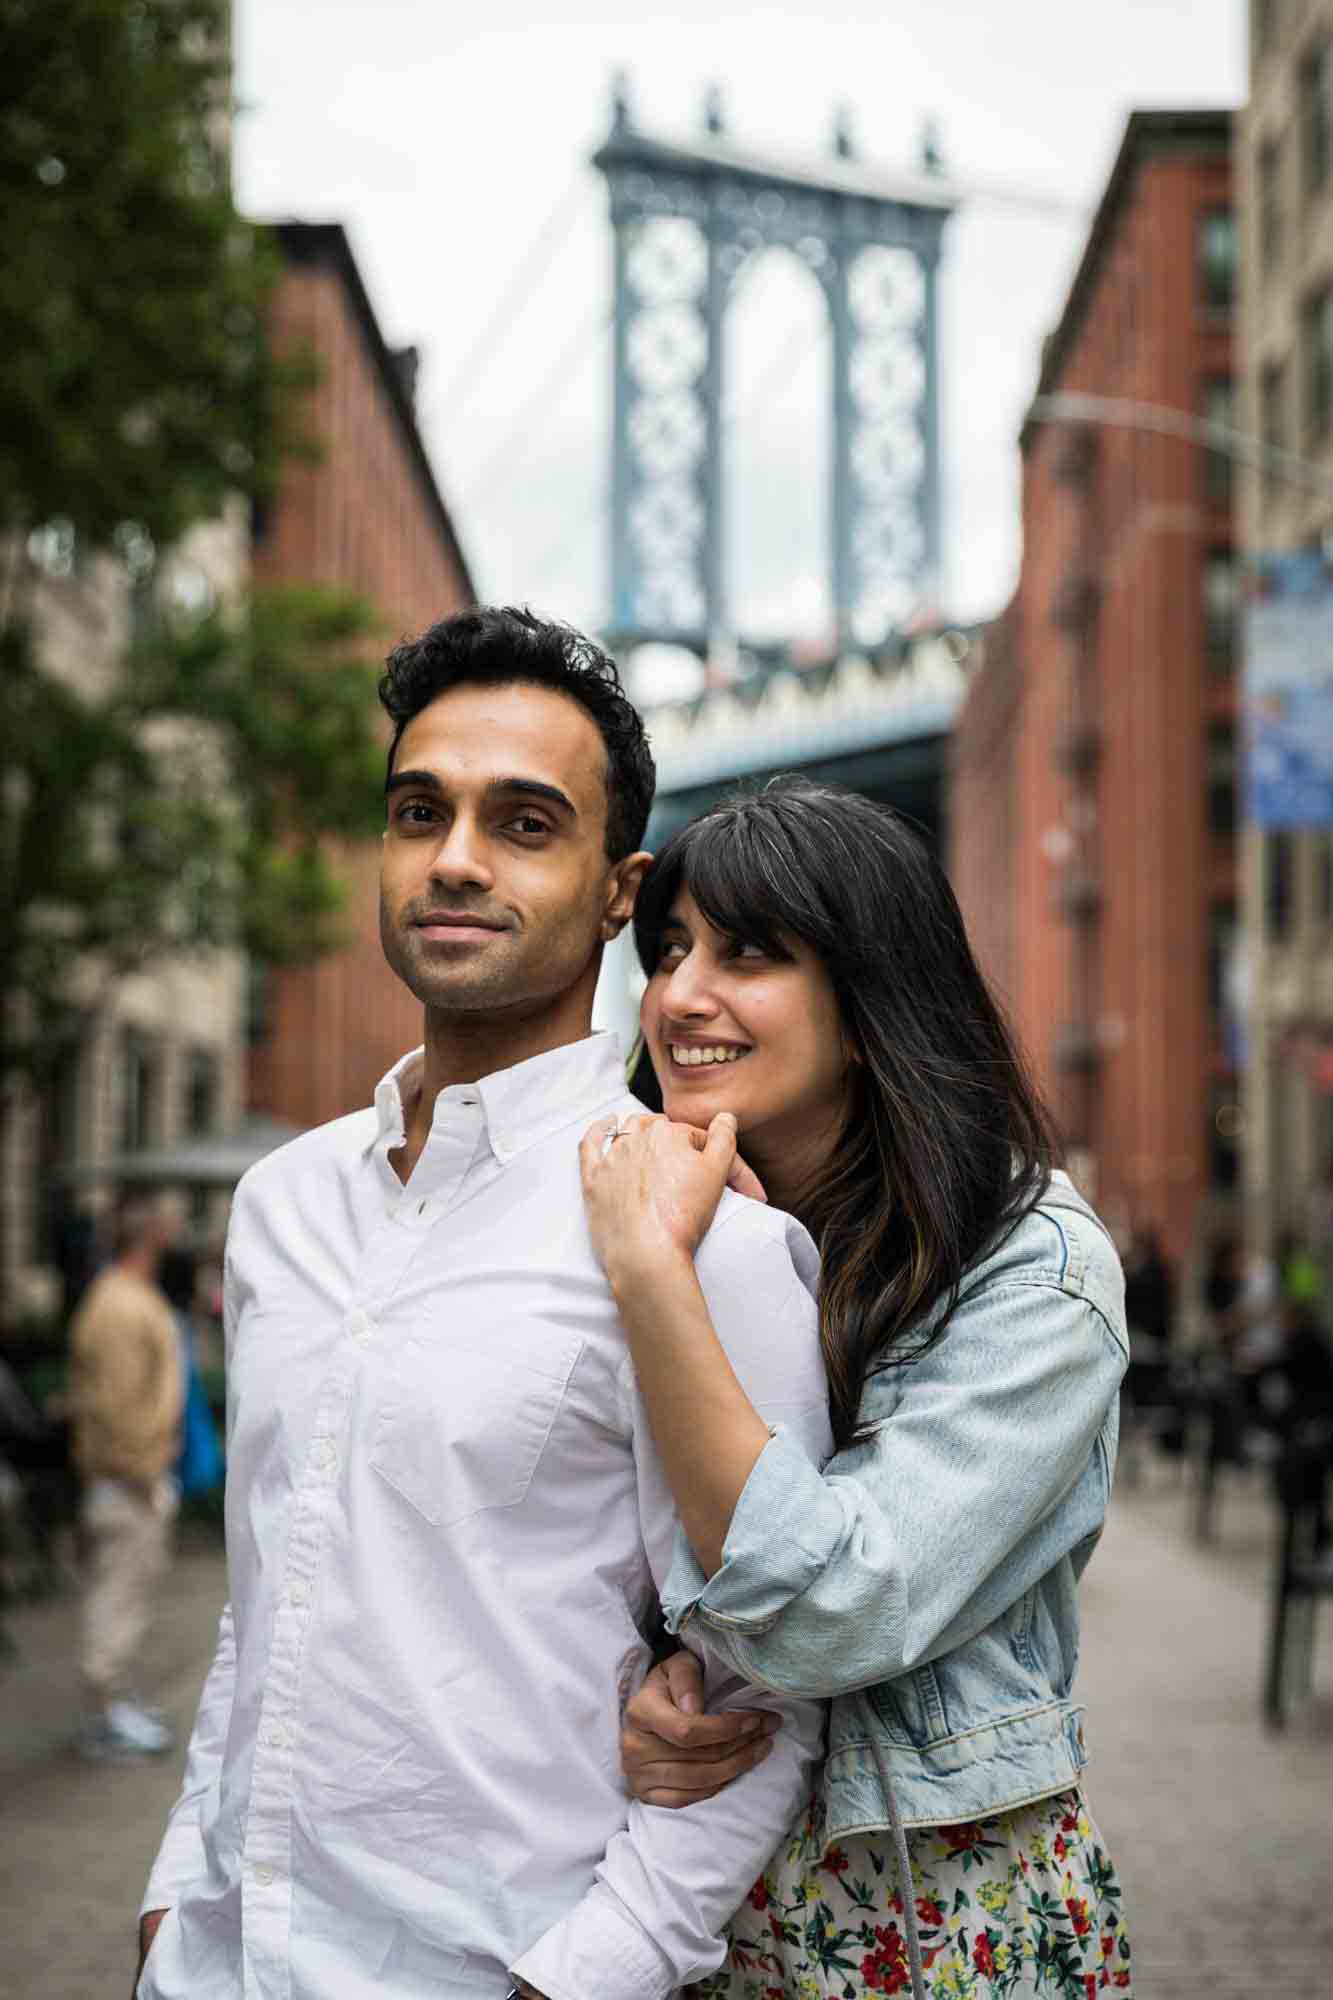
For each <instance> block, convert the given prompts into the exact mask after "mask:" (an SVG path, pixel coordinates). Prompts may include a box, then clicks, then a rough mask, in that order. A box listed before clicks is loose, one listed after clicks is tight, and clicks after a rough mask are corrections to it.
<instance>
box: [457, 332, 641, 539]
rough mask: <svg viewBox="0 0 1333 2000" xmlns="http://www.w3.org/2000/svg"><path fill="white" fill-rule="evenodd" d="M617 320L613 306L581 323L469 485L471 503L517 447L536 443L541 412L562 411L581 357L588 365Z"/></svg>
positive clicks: (527, 397) (576, 374)
mask: <svg viewBox="0 0 1333 2000" xmlns="http://www.w3.org/2000/svg"><path fill="white" fill-rule="evenodd" d="M614 318H615V314H614V312H613V311H612V309H611V308H610V307H608V306H603V305H600V304H599V305H597V306H596V307H595V308H594V309H593V311H592V312H591V313H588V314H586V315H585V316H584V318H583V319H581V320H580V321H579V323H578V325H577V326H576V327H575V328H574V331H573V332H572V333H571V334H570V336H569V338H568V340H567V341H566V342H565V343H564V345H563V347H561V349H560V351H559V353H558V354H557V355H556V358H555V360H554V361H553V362H552V363H551V366H550V367H549V368H548V369H547V370H546V373H545V374H544V375H543V376H542V377H541V380H540V381H539V382H537V383H536V384H535V385H534V386H533V388H532V389H531V390H530V391H529V393H528V395H527V396H526V397H525V398H524V400H523V402H522V403H521V404H520V406H519V409H518V413H517V415H516V416H515V418H514V420H513V422H512V424H511V425H510V426H509V429H508V430H507V431H506V432H505V434H504V436H503V438H502V439H501V441H500V443H499V444H498V445H497V446H496V447H495V449H494V450H493V451H492V452H491V454H490V456H489V457H488V458H487V459H486V461H485V463H484V464H483V466H482V468H481V471H480V472H478V473H477V474H476V475H475V477H474V478H473V479H471V480H469V481H468V482H467V484H468V495H467V498H468V500H469V501H475V500H476V499H478V498H479V497H480V496H481V495H482V494H483V493H484V492H485V491H486V490H487V489H488V488H489V486H490V484H491V482H492V480H493V478H494V476H495V474H496V472H497V471H498V470H499V469H500V468H501V467H502V466H504V465H505V463H506V461H507V460H510V459H511V458H512V455H513V453H514V451H515V448H516V447H520V446H523V445H527V444H530V443H531V442H532V439H533V436H534V435H535V433H536V429H537V428H538V427H537V426H534V423H533V418H534V417H535V416H536V414H537V412H538V411H539V410H540V411H541V412H542V413H543V414H544V415H546V416H548V417H549V416H550V415H551V414H552V412H553V411H555V410H557V409H559V407H560V405H561V403H562V402H563V401H564V398H565V396H566V395H567V394H568V392H569V389H570V387H571V385H572V384H573V382H574V381H575V380H576V379H577V376H578V363H579V360H580V357H582V359H583V360H584V361H585V362H586V361H587V360H588V359H590V358H593V357H595V355H596V353H597V349H596V348H595V347H592V346H590V345H589V342H590V340H591V339H592V336H593V335H594V334H597V333H601V334H603V335H605V334H608V333H609V332H610V331H611V326H612V323H613V320H614Z"/></svg>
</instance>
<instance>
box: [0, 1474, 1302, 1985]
mask: <svg viewBox="0 0 1333 2000" xmlns="http://www.w3.org/2000/svg"><path fill="white" fill-rule="evenodd" d="M1149 1472H1150V1474H1151V1475H1153V1476H1151V1477H1149V1478H1147V1479H1146V1480H1145V1481H1144V1484H1143V1485H1142V1487H1140V1488H1139V1489H1138V1490H1136V1491H1135V1492H1133V1493H1130V1494H1125V1495H1122V1496H1121V1497H1120V1498H1119V1499H1118V1500H1117V1503H1116V1506H1115V1509H1114V1511H1113V1514H1112V1519H1111V1522H1110V1525H1109V1527H1108V1529H1107V1533H1106V1537H1105V1540H1104V1542H1103V1544H1102V1547H1101V1549H1100V1550H1099V1551H1098V1553H1097V1556H1096V1558H1095V1559H1094V1561H1093V1564H1092V1567H1091V1569H1090V1570H1089V1572H1088V1576H1087V1579H1086V1582H1085V1587H1084V1644H1083V1667H1082V1671H1081V1675H1080V1692H1081V1694H1082V1696H1083V1698H1084V1700H1085V1701H1086V1703H1087V1707H1088V1734H1089V1741H1090V1747H1091V1750H1092V1758H1093V1761H1092V1764H1091V1766H1090V1768H1089V1774H1088V1785H1087V1791H1088V1799H1089V1804H1090V1807H1091V1810H1092V1812H1093V1814H1094V1815H1095V1817H1096V1819H1097V1821H1098V1823H1099V1825H1100V1826H1101V1828H1102V1831H1103V1833H1104V1834H1105V1836H1106V1839H1107V1842H1108V1845H1109V1846H1110V1848H1111V1850H1112V1852H1113V1854H1114V1855H1115V1858H1116V1863H1117V1866H1118V1868H1119V1872H1120V1876H1121V1880H1122V1881H1123V1883H1124V1886H1125V1895H1126V1902H1127V1906H1128V1909H1129V1914H1130V1920H1131V1924H1132V1927H1133V1934H1134V1940H1135V1947H1136V1967H1137V1976H1136V1993H1137V1996H1138V2000H1242V1996H1244V2000H1285V1996H1288V1995H1291V1996H1296V1995H1301V1996H1316V1995H1319V1994H1323V1993H1327V1992H1329V1991H1330V1983H1329V1967H1330V1966H1333V1896H1331V1895H1330V1893H1329V1887H1330V1873H1331V1872H1333V1811H1331V1805H1333V1611H1331V1612H1328V1613H1326V1618H1325V1624H1326V1630H1325V1632H1324V1633H1323V1634H1322V1635H1321V1636H1322V1641H1323V1643H1322V1649H1321V1654H1320V1659H1319V1662H1318V1667H1317V1673H1316V1688H1315V1694H1314V1698H1313V1699H1312V1701H1311V1703H1310V1705H1309V1707H1308V1708H1307V1709H1305V1710H1304V1711H1303V1712H1302V1713H1301V1714H1299V1715H1298V1716H1296V1717H1294V1718H1293V1721H1292V1724H1291V1727H1290V1728H1289V1729H1288V1731H1287V1732H1286V1733H1285V1735H1284V1736H1282V1737H1280V1738H1276V1739H1274V1738H1271V1737H1269V1736H1267V1735H1266V1734H1265V1733H1264V1731H1263V1729H1262V1726H1261V1724H1260V1721H1259V1713H1258V1687H1259V1672H1260V1658H1261V1653H1262V1646H1263V1636H1264V1624H1265V1616H1266V1575H1267V1559H1268V1554H1269V1542H1270V1537H1271V1524H1270V1520H1269V1516H1268V1510H1267V1506H1266V1503H1265V1501H1264V1498H1263V1489H1262V1485H1261V1483H1260V1482H1258V1481H1257V1480H1256V1481H1248V1482H1247V1481H1233V1486H1232V1488H1231V1489H1230V1490H1229V1491H1228V1492H1227V1494H1226V1495H1225V1497H1224V1501H1223V1505H1222V1509H1221V1517H1220V1523H1219V1531H1218V1534H1217V1537H1216V1543H1215V1546H1214V1547H1213V1548H1212V1549H1211V1550H1208V1551H1199V1550H1197V1549H1195V1548H1193V1547H1192V1546H1191V1545H1190V1543H1189V1542H1188V1541H1187V1539H1186V1537H1185V1532H1184V1523H1185V1517H1186V1501H1185V1495H1184V1493H1183V1492H1182V1491H1181V1490H1180V1489H1179V1487H1177V1486H1176V1485H1175V1484H1174V1483H1173V1480H1172V1477H1171V1475H1170V1473H1169V1472H1166V1473H1164V1472H1163V1471H1162V1470H1161V1469H1160V1468H1157V1467H1150V1468H1149ZM222 1588H223V1580H222V1564H221V1558H220V1556H219V1554H218V1551H217V1548H216V1545H215V1544H214V1543H211V1542H210V1541H209V1540H208V1538H207V1537H206V1536H201V1535H195V1536H193V1537H192V1538H190V1539H189V1540H187V1542H186V1544H185V1546H184V1548H183V1550H182V1554H181V1556H180V1559H179V1560H178V1562H177V1565H176V1569H175V1572H174V1576H173V1582H172V1590H171V1596H170V1600H169V1602H168V1604H167V1606H166V1607H165V1610H164V1614H163V1617H162V1620H161V1624H160V1629H159V1634H158V1638H157V1641H156V1645H155V1649H154V1663H155V1665H154V1672H153V1675H152V1679H151V1684H150V1685H148V1686H146V1688H145V1693H146V1694H148V1695H149V1696H150V1697H151V1698H153V1699H156V1700H158V1701H160V1702H162V1704H163V1705H164V1706H165V1707H166V1708H167V1710H168V1711H169V1713H170V1714H171V1716H172V1718H173V1720H174V1721H175V1722H176V1723H177V1724H178V1725H179V1726H180V1728H181V1729H182V1732H183V1731H184V1730H185V1729H186V1728H187V1727H188V1724H189V1720H190V1716H191V1714H192V1712H193V1708H194V1703H195V1700H196V1698H197V1694H198V1689H199V1684H200V1681H201V1680H202V1677H203V1673H204V1670H205V1667H206V1665H207V1661H208V1656H209V1653H210V1652H211V1648H212V1642H213V1630H214V1625H215V1621H216V1615H217V1611H218V1607H219V1602H220V1599H221V1595H222ZM76 1619H77V1607H76V1604H75V1602H74V1599H73V1597H72V1596H70V1597H66V1598H65V1599H62V1600H60V1601H58V1602H56V1603H54V1604H47V1605H42V1606H38V1607H34V1608H31V1609H28V1610H25V1611H22V1612H21V1613H19V1614H18V1615H17V1616H16V1617H15V1618H14V1619H13V1620H12V1621H11V1623H12V1629H13V1634H14V1637H15V1638H16V1639H17V1641H18V1643H19V1646H20V1649H21V1654H22V1657H21V1659H20V1661H19V1663H18V1665H17V1666H13V1667H10V1668H7V1669H6V1668H0V1924H2V1927H3V1934H4V1937H5V1940H6V1942H5V1946H4V1958H3V1967H4V1969H3V1973H0V1991H3V1992H4V1994H5V1995H6V1996H10V1997H11V2000H103V1996H104V1995H110V1996H113V2000H127V1996H128V1993H129V1983H130V1980H129V1975H130V1972H131V1969H132V1968H131V1954H132V1941H133V1929H134V1916H135V1912H136V1910H137V1908H138V1901H139V1896H140V1893H141V1891H142V1887H143V1882H144V1878H145V1874H146V1872H147V1868H148V1863H149V1861H150V1859H151V1856H152V1853H153V1850H154V1847H155V1845H156V1842H157V1838H158V1834H159V1831H160V1828H161V1825H162V1822H163V1819H164V1818H165V1815H166V1812H167V1809H168V1807H169V1805H170V1803H171V1801H172V1798H173V1797H174V1795H175V1789H176V1785H177V1783H178V1779H179V1771H180V1758H179V1756H175V1757H172V1758H170V1759H166V1760H163V1761H162V1762H161V1763H154V1764H152V1765H148V1766H135V1767H133V1768H124V1767H115V1768H108V1767H105V1766H98V1765H93V1766H90V1765H87V1764H84V1763H81V1762H80V1761H79V1760H78V1759H77V1758H76V1756H75V1755H74V1753H73V1752H72V1751H71V1749H70V1747H69V1739H70V1733H71V1728H72V1723H73V1719H74V1716H75V1705H76V1679H75V1673H74V1636H75V1628H76ZM330 2000H336V1996H330Z"/></svg>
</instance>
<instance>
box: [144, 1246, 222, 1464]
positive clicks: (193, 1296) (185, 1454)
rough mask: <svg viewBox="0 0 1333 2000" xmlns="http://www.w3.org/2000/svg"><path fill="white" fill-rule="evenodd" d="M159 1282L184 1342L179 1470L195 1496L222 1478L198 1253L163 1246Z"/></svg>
mask: <svg viewBox="0 0 1333 2000" xmlns="http://www.w3.org/2000/svg"><path fill="white" fill-rule="evenodd" d="M158 1283H159V1284H160V1285H161V1287H162V1290H163V1291H164V1292H165V1294H166V1297H167V1303H168V1304H169V1305H170V1307H171V1310H172V1312H173V1314H174V1315H175V1319H176V1333H177V1336H178V1338H179V1342H180V1348H179V1353H180V1365H181V1382H182V1384H183V1394H182V1403H181V1436H180V1452H179V1454H178V1455H177V1459H176V1464H175V1468H174V1476H175V1480H176V1484H177V1486H178V1487H179V1488H180V1492H181V1497H182V1498H183V1499H190V1498H192V1497H197V1496H198V1495H199V1494H203V1493H212V1492H214V1491H215V1490H216V1489H217V1488H218V1487H219V1486H220V1485H221V1484H222V1451H221V1448H220V1446H219V1444H218V1437H217V1430H216V1428H215V1426H214V1423H213V1412H212V1410H211V1409H210V1408H209V1403H208V1394H207V1391H206V1390H205V1388H204V1384H203V1380H202V1378H201V1376H200V1373H199V1346H198V1327H197V1325H196V1318H195V1313H196V1304H197V1299H198V1290H199V1263H198V1259H197V1258H196V1257H195V1255H194V1253H193V1252H192V1251H190V1250H187V1249H185V1248H184V1247H183V1246H181V1245H179V1244H173V1245H172V1246H171V1248H170V1249H169V1250H167V1251H165V1252H164V1254H163V1257H162V1263H161V1266H160V1268H159V1271H158Z"/></svg>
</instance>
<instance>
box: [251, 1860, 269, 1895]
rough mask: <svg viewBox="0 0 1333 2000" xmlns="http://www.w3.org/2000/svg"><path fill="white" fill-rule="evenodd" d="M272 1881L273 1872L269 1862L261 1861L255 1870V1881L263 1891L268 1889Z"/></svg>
mask: <svg viewBox="0 0 1333 2000" xmlns="http://www.w3.org/2000/svg"><path fill="white" fill-rule="evenodd" d="M272 1880H273V1870H272V1869H271V1868H270V1867H269V1865H268V1863H267V1861H261V1862H260V1863H259V1866H258V1867H257V1868H256V1869H255V1881H256V1882H257V1883H258V1884H259V1886H260V1888H261V1889H267V1888H268V1886H269V1884H270V1882H271V1881H272Z"/></svg>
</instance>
